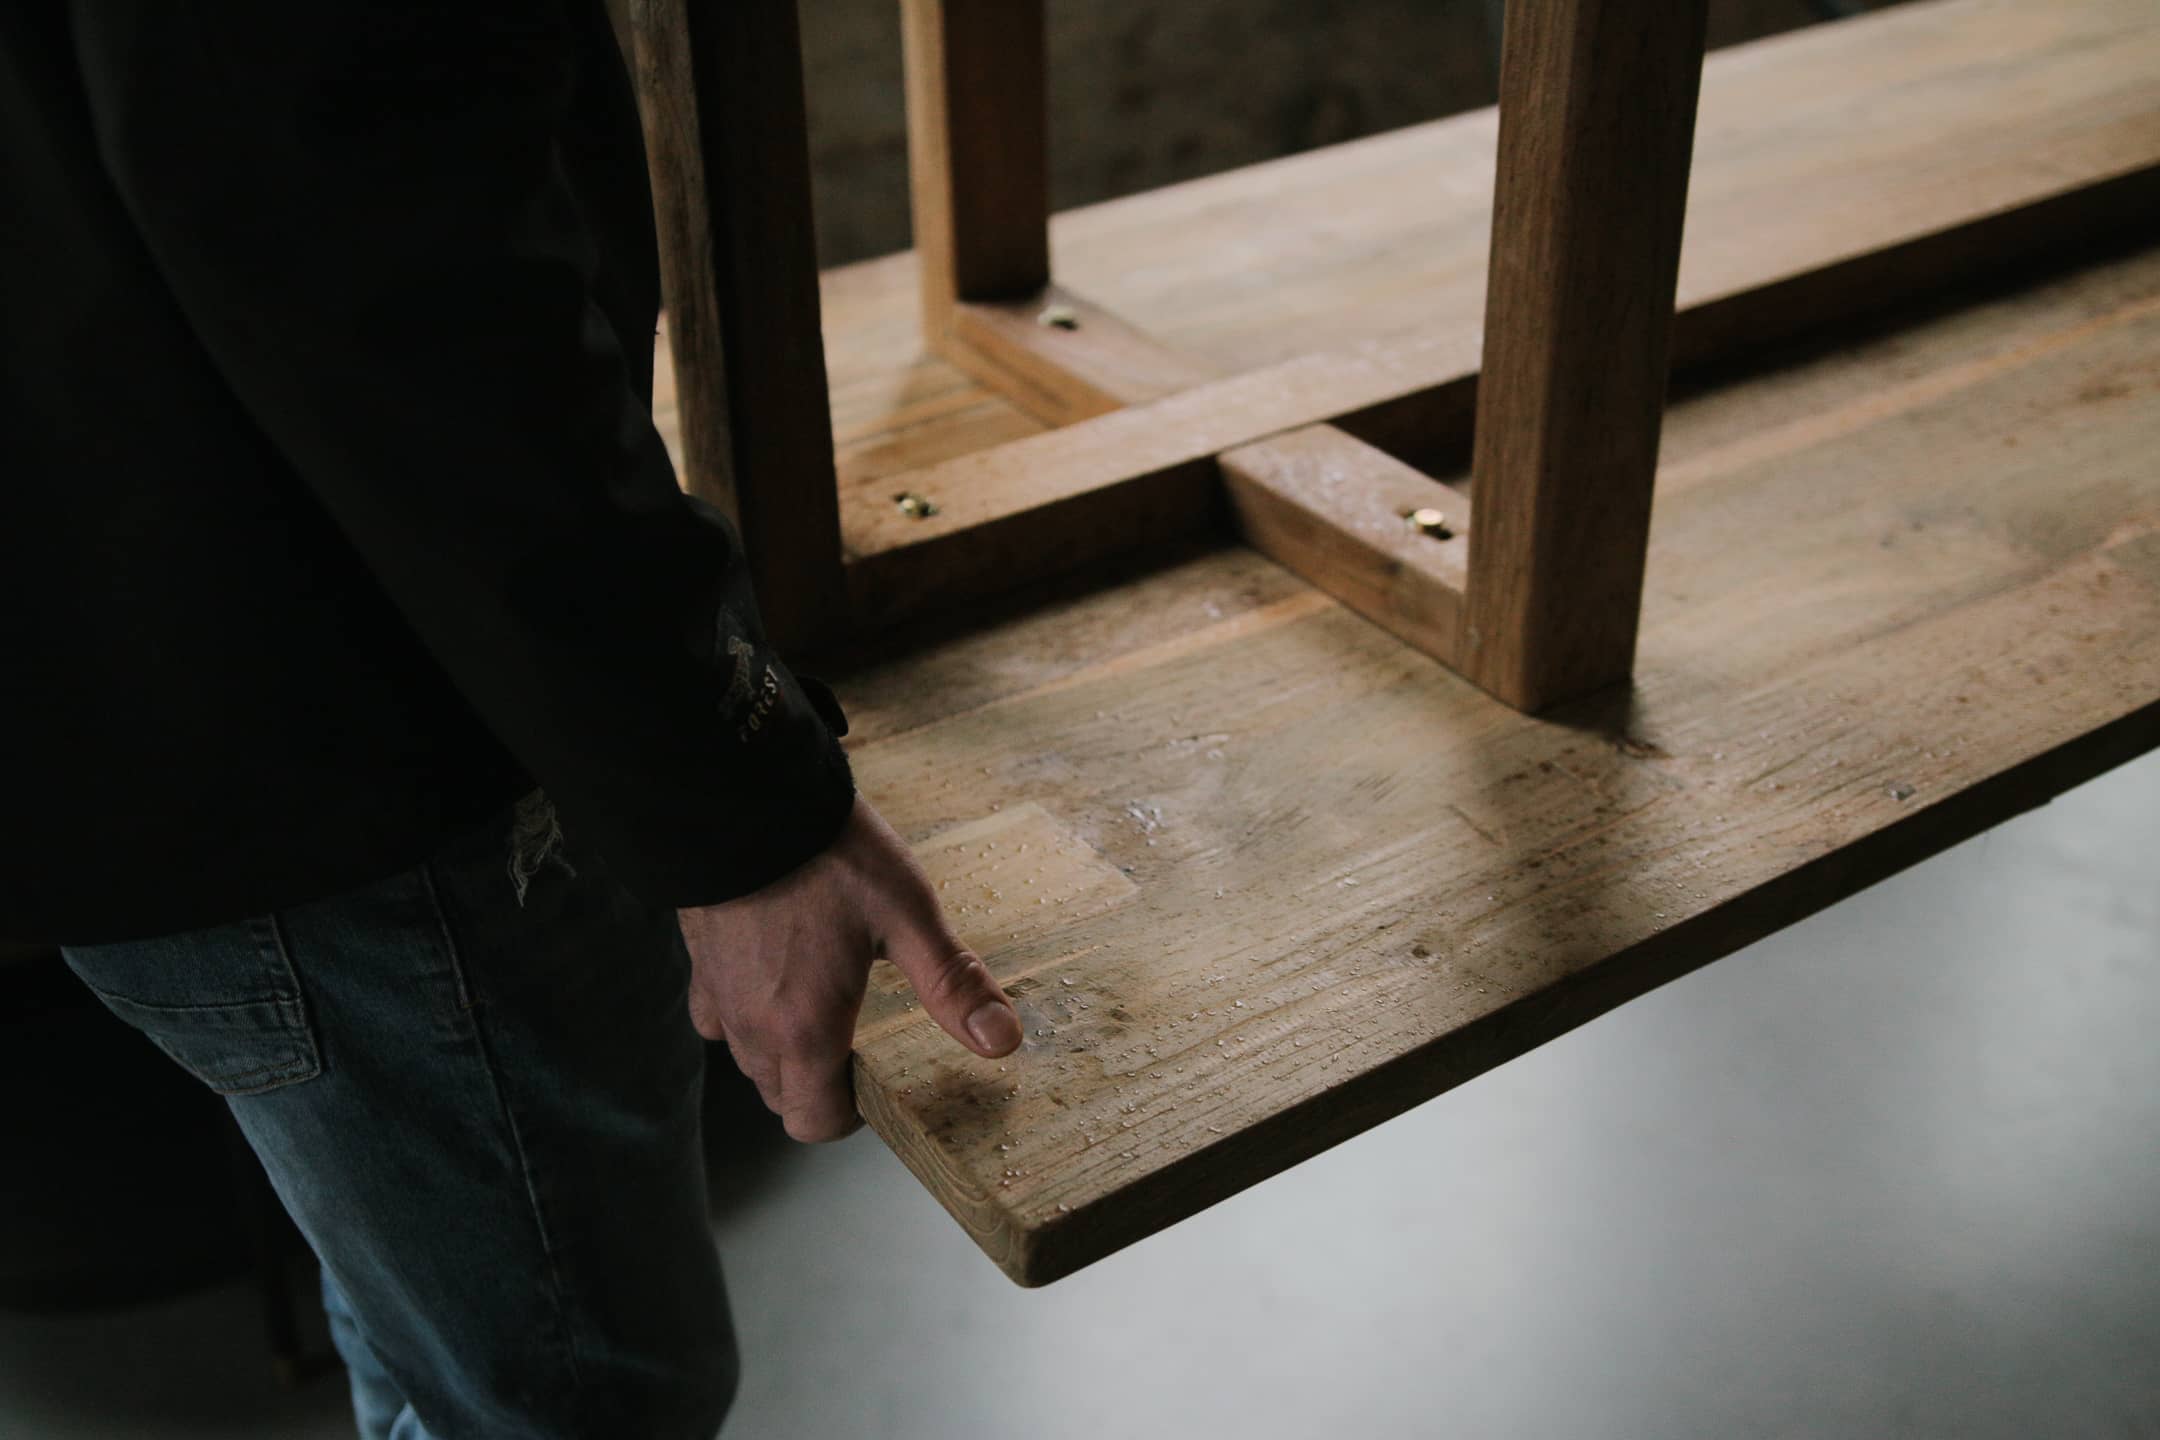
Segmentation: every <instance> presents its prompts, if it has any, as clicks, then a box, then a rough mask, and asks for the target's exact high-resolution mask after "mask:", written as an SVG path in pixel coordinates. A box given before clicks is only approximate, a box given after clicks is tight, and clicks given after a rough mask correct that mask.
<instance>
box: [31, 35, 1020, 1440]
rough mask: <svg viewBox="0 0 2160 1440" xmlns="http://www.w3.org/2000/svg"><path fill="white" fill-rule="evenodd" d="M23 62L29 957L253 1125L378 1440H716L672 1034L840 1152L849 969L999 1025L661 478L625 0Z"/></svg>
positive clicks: (942, 1017) (925, 896) (90, 43)
mask: <svg viewBox="0 0 2160 1440" xmlns="http://www.w3.org/2000/svg"><path fill="white" fill-rule="evenodd" d="M0 72H4V73H0V287H4V289H0V299H4V309H0V346H4V356H0V359H4V362H5V364H4V378H0V407H4V408H0V465H4V470H0V614H4V616H5V618H4V620H0V626H4V630H0V644H4V648H0V658H4V662H5V665H6V667H7V669H6V674H7V676H8V682H9V696H8V699H7V700H6V702H5V712H4V713H5V714H6V715H7V717H8V731H9V733H8V734H7V736H6V743H5V745H4V747H0V792H4V794H5V797H6V801H5V803H6V810H5V815H6V824H5V840H4V842H0V844H4V846H5V852H4V855H0V861H4V863H0V935H7V936H11V937H18V938H21V939H26V940H42V941H48V942H54V943H59V944H61V945H62V946H63V947H64V949H65V953H66V956H67V959H68V961H69V963H70V964H71V965H72V966H73V967H74V968H75V970H76V971H77V972H78V973H79V974H80V975H81V976H82V977H83V979H84V980H85V981H87V982H88V983H89V984H90V985H91V986H92V987H93V988H94V989H95V990H96V991H97V992H98V993H99V995H100V996H101V997H102V998H103V999H104V1001H105V1003H106V1004H107V1005H108V1006H109V1007H110V1008H111V1009H112V1010H113V1011H114V1012H115V1013H117V1014H119V1015H120V1016H121V1017H122V1018H124V1019H126V1020H128V1021H129V1022H131V1023H133V1024H135V1025H137V1026H138V1027H140V1028H141V1029H142V1030H143V1031H144V1032H145V1033H147V1034H148V1035H149V1036H150V1037H151V1038H152V1039H153V1040H154V1041H156V1042H157V1044H158V1045H159V1046H160V1047H162V1048H163V1049H164V1050H165V1051H166V1052H167V1053H169V1054H170V1055H172V1056H173V1058H174V1059H176V1060H177V1061H178V1062H179V1063H180V1064H181V1065H182V1066H184V1067H186V1068H187V1069H188V1070H189V1071H190V1072H192V1073H193V1074H195V1075H196V1076H197V1077H198V1078H200V1079H202V1080H203V1081H205V1082H206V1083H208V1084H210V1085H212V1086H214V1087H216V1088H217V1089H219V1090H220V1091H222V1092H224V1093H225V1094H227V1095H228V1096H230V1097H231V1104H232V1108H233V1112H234V1114H235V1115H236V1116H237V1117H238V1118H239V1121H240V1123H241V1125H242V1127H243V1129H244V1130H245V1131H246V1133H247V1135H248V1137H249V1139H250V1140H251V1142H252V1143H253V1144H254V1146H255V1147H256V1150H257V1152H258V1153H259V1154H260V1155H261V1156H262V1159H263V1162H264V1164H265V1166H266V1167H267V1168H268V1170H269V1172H270V1175H271V1178H272V1180H273V1182H274V1183H275V1184H276V1186H277V1188H278V1191H279V1193H280V1194H281V1195H282V1196H283V1197H284V1199H285V1201H286V1204H287V1205H288V1206H289V1207H290V1208H291V1210H292V1212H293V1214H294V1216H295V1218H296V1219H297V1220H298V1222H299V1224H300V1226H301V1228H302V1230H303V1231H304V1232H305V1233H306V1234H307V1236H308V1238H309V1240H310V1242H311V1243H312V1244H313V1245H314V1247H315V1248H316V1250H317V1252H318V1253H319V1254H320V1256H321V1257H322V1260H323V1272H324V1292H325V1301H326V1304H327V1307H328V1310H329V1313H330V1316H331V1319H332V1323H333V1330H334V1333H335V1336H336V1340H337V1344H338V1347H339V1349H340V1350H341V1351H342V1352H343V1354H344V1356H345V1358H346V1360H347V1362H348V1366H349V1369H350V1372H351V1376H352V1388H353V1396H354V1402H355V1405H356V1408H357V1411H358V1415H359V1420H360V1426H361V1429H362V1432H363V1433H364V1434H366V1435H369V1436H397V1437H401V1440H413V1437H421V1436H437V1437H448V1436H490V1437H503V1436H605V1437H667V1436H692V1435H707V1434H710V1433H711V1432H712V1430H713V1429H715V1428H716V1427H717V1425H718V1424H719V1421H720V1419H721V1417H722V1415H723V1414H724V1412H725V1409H726V1406H727V1403H728V1399H729V1397H730V1395H731V1393H732V1389H733V1385H734V1377H735V1360H734V1349H733V1340H732V1336H731V1333H730V1330H729V1326H728V1318H727V1311H726V1301H725V1297H724V1294H723V1292H722V1289H721V1282H720V1274H719V1270H718V1266H717V1262H716V1260H715V1259H714V1257H713V1252H712V1246H711V1241H710V1234H709V1230H708V1228H707V1223H706V1216H705V1212H704V1191H703V1179H702V1174H703V1171H702V1168H701V1163H700V1155H699V1150H698V1129H697V1123H698V1096H699V1093H700V1077H701V1067H702V1064H703V1047H702V1045H701V1044H700V1042H699V1040H698V1038H697V1037H698V1036H699V1035H700V1034H702V1035H703V1036H705V1037H707V1038H709V1039H724V1040H725V1041H726V1042H727V1044H728V1046H729V1048H730V1050H731V1051H732V1053H733V1055H734V1057H735V1059H736V1061H737V1063H738V1064H740V1065H741V1066H742V1068H743V1069H744V1071H745V1072H746V1073H747V1074H748V1075H749V1076H750V1077H751V1078H752V1079H753V1080H754V1081H755V1082H756V1083H757V1086H758V1088H759V1090H760V1092H761V1093H762V1094H763V1096H764V1097H765V1100H766V1102H767V1103H768V1104H769V1105H770V1106H772V1108H773V1109H775V1110H776V1111H778V1112H779V1113H780V1114H781V1115H782V1116H783V1117H784V1118H785V1121H786V1123H787V1127H788V1130H789V1132H790V1133H791V1134H793V1135H795V1136H796V1137H797V1138H800V1139H805V1140H817V1139H827V1138H831V1137H834V1136H837V1135H840V1134H842V1133H845V1132H846V1131H847V1130H848V1129H850V1128H851V1127H852V1126H853V1124H854V1123H855V1119H854V1113H853V1106H852V1103H851V1100H850V1096H849V1090H848V1054H849V1041H850V1036H851V1031H852V1026H853V1020H854V1016H855V1012H856V1009H857V1006H858V1005H859V1003H860V1000H861V997H862V993H863V988H864V979H865V971H866V968H867V966H868V965H869V963H870V961H871V959H872V957H873V956H875V955H878V954H883V955H885V956H887V957H888V958H890V959H891V960H893V961H894V962H895V964H897V965H898V966H899V968H900V969H901V970H902V971H903V972H904V973H905V974H906V975H907V976H908V977H909V978H910V979H911V980H912V981H913V983H914V984H915V986H916V987H917V989H918V990H919V991H920V992H921V994H922V998H923V1001H924V1005H925V1008H926V1009H927V1010H928V1011H929V1012H930V1013H931V1014H933V1015H934V1016H936V1017H937V1019H938V1021H939V1022H940V1023H941V1024H942V1025H944V1027H945V1028H946V1029H948V1030H949V1031H951V1032H952V1034H953V1035H954V1036H955V1037H956V1038H957V1039H959V1040H960V1041H962V1042H963V1043H965V1044H966V1045H968V1046H969V1047H970V1048H971V1049H973V1050H974V1051H976V1053H978V1054H981V1055H985V1056H996V1055H1002V1054H1006V1053H1009V1052H1010V1051H1011V1050H1013V1049H1014V1048H1015V1047H1016V1046H1017V1045H1018V1044H1019V1042H1020V1029H1019V1022H1018V1018H1017V1016H1016V1015H1015V1014H1014V1012H1013V1010H1012V1008H1011V1006H1010V1003H1009V1002H1008V1001H1007V1000H1006V999H1005V997H1004V995H1003V993H1002V992H1001V991H1000V990H999V989H998V987H997V985H996V984H995V982H994V981H992V980H991V978H990V977H989V975H988V973H987V972H986V971H985V970H984V968H983V966H982V965H981V963H980V962H979V961H978V960H976V959H975V957H973V956H972V955H970V954H968V952H967V951H966V950H965V948H964V947H963V946H962V945H961V944H960V942H959V941H958V940H957V939H956V938H955V937H954V935H953V933H952V931H951V929H950V927H949V926H948V925H947V923H946V921H945V920H944V918H943V917H942V916H941V915H940V913H939V910H938V906H937V902H936V900H935V898H934V897H933V895H932V894H931V892H930V890H929V888H928V887H927V886H926V884H925V882H924V881H923V879H922V876H921V873H920V872H919V871H918V870H917V869H916V868H915V867H914V865H913V863H912V861H911V860H910V858H909V856H908V854H907V851H906V849H905V848H904V847H903V846H902V844H901V843H900V842H899V840H898V839H897V838H896V837H895V836H894V835H893V833H892V831H891V830H890V829H889V828H887V827H886V826H885V825H884V823H883V822H882V821H880V820H879V819H878V817H877V815H876V814H875V812H873V811H872V810H871V809H870V807H869V806H868V805H867V804H865V803H864V802H863V801H862V800H861V799H859V798H858V797H857V796H856V795H855V793H854V788H853V784H852V781H851V779H850V777H849V774H848V768H847V763H846V760H845V758H844V756H843V754H842V752H841V750H840V747H839V744H838V742H837V740H836V738H835V735H836V732H841V731H844V722H843V721H842V720H841V718H840V716H839V714H838V711H837V710H836V709H835V708H834V707H833V706H832V704H831V699H830V696H829V695H826V694H824V693H823V692H822V690H821V689H820V688H819V687H817V686H816V685H815V684H814V682H810V681H805V680H799V679H797V678H796V677H794V676H792V675H791V674H790V673H789V672H788V671H787V669H786V668H785V667H784V666H783V665H782V664H781V662H780V661H779V660H778V658H777V657H775V656H774V655H773V654H772V652H771V650H770V648H769V647H768V646H767V645H766V643H765V640H764V638H763V635H762V633H761V631H760V628H759V622H758V618H757V615H756V613H755V608H754V606H753V604H752V602H751V598H750V596H749V593H748V591H747V587H746V581H745V578H744V568H743V564H742V556H741V554H740V550H739V546H738V544H737V542H736V540H735V538H734V537H733V535H732V534H731V533H730V532H729V530H728V529H727V527H726V526H725V524H724V523H722V522H721V521H720V520H719V519H718V518H717V517H716V516H715V515H713V514H712V513H710V512H709V511H705V510H702V509H701V508H700V507H698V506H697V505H695V504H694V503H693V502H690V501H688V500H686V499H684V498H683V497H682V496H681V494H680V493H679V492H678V491H677V490H676V488H675V485H674V481H673V476H672V474H671V472H670V470H669V466H668V462H667V458H666V455H665V453H664V451H663V449H662V447H661V444H660V441H659V439H658V437H657V436H656V435H655V433H654V431H653V427H652V424H651V420H650V415H649V408H650V387H651V340H652V334H653V324H654V320H655V316H656V312H657V306H658V300H657V281H656V278H655V265H654V254H653V252H654V240H653V235H652V230H651V218H650V211H649V201H648V197H647V194H646V191H645V187H644V174H645V170H644V163H643V156H642V152H641V147H640V141H639V135H638V128H637V121H636V115H635V111H634V106H633V101H632V96H631V94H630V91H629V87H628V83H627V79H626V76H625V73H624V70H623V67H622V64H621V61H620V57H619V55H618V54H617V53H616V51H615V49H614V46H613V43H612V40H611V37H610V33H609V30H608V27H607V23H606V19H605V16H604V14H603V13H602V11H601V8H600V0H555V3H547V0H523V3H517V0H460V3H455V4H450V5H427V4H421V3H419V0H307V3H305V4H292V3H285V0H278V3H272V0H219V3H217V4H214V5H182V4H173V3H158V0H12V3H10V4H9V5H8V6H6V7H4V8H0ZM753 719H754V720H755V723H754V724H753V723H751V722H752V721H753ZM693 1021H694V1028H693Z"/></svg>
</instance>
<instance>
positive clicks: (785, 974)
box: [677, 796, 1020, 1140]
mask: <svg viewBox="0 0 2160 1440" xmlns="http://www.w3.org/2000/svg"><path fill="white" fill-rule="evenodd" d="M677 914H678V918H679V919H680V921H681V923H682V932H683V940H684V941H685V942H686V943H687V944H688V945H689V947H690V1021H691V1023H692V1024H694V1025H695V1026H697V1031H698V1034H700V1035H703V1036H704V1037H705V1038H706V1039H708V1040H725V1041H727V1044H728V1049H729V1051H730V1052H732V1053H733V1054H734V1056H735V1063H736V1064H737V1065H738V1066H740V1067H741V1069H742V1072H743V1074H745V1075H747V1076H749V1077H750V1079H751V1080H752V1081H753V1082H754V1083H755V1084H756V1085H757V1088H758V1093H759V1094H760V1095H762V1096H764V1097H765V1104H766V1105H767V1107H769V1108H770V1109H771V1110H772V1112H773V1113H774V1114H776V1115H778V1116H779V1117H780V1118H781V1119H782V1120H783V1121H785V1122H786V1123H787V1132H788V1134H790V1135H792V1136H794V1137H795V1138H796V1139H797V1140H837V1139H839V1138H840V1137H841V1136H843V1135H845V1134H847V1133H848V1132H849V1131H851V1130H853V1129H854V1128H855V1127H856V1126H857V1125H858V1124H860V1123H861V1121H860V1120H859V1119H858V1118H857V1116H856V1114H855V1097H854V1093H853V1090H852V1087H851V1085H850V1083H849V1081H850V1076H849V1059H850V1056H851V1055H852V1053H853V1050H854V1040H855V1016H856V1012H857V1011H859V1010H860V1009H861V1008H862V999H863V989H864V986H865V985H866V983H867V981H868V978H869V973H870V962H871V961H873V960H876V959H878V958H880V957H882V958H884V959H887V960H890V961H892V963H893V964H894V965H895V966H897V967H898V968H899V971H900V973H901V974H903V975H905V976H907V978H908V982H909V983H910V984H912V985H913V986H914V987H915V993H916V994H917V995H919V996H921V997H922V1002H923V1008H924V1009H925V1010H927V1011H929V1012H930V1016H931V1018H932V1019H934V1020H936V1021H937V1022H938V1024H940V1025H942V1026H943V1027H944V1028H945V1030H946V1031H947V1033H949V1034H950V1035H951V1036H952V1037H953V1038H954V1039H956V1040H958V1041H959V1042H960V1043H961V1044H963V1045H965V1046H967V1047H968V1048H969V1049H970V1050H973V1051H974V1052H975V1053H976V1054H978V1055H983V1056H987V1057H989V1058H990V1059H993V1060H994V1059H996V1058H997V1057H998V1056H1000V1055H1010V1054H1011V1053H1012V1052H1013V1051H1015V1050H1017V1049H1019V1048H1020V1017H1019V1015H1018V1014H1017V1013H1016V1012H1015V1011H1014V1010H1013V1008H1012V1002H1011V1001H1010V1000H1008V999H1006V998H1005V992H1004V991H1003V990H1001V989H999V988H998V983H997V981H995V980H993V979H991V978H990V972H989V971H988V970H987V969H985V968H984V966H983V963H982V961H980V960H978V959H976V958H975V955H974V952H972V951H970V950H969V949H968V948H967V946H965V945H963V944H961V943H960V937H958V936H957V935H955V934H953V930H952V926H951V925H950V924H948V923H947V921H946V919H945V914H944V912H943V911H942V910H941V909H939V907H938V902H937V896H936V895H935V894H934V893H933V892H932V891H931V889H930V882H929V880H928V879H926V878H925V877H924V875H923V872H922V867H921V866H919V865H917V864H916V863H915V857H914V856H913V855H910V854H909V853H908V848H907V846H906V845H905V844H903V843H901V840H900V837H899V836H898V835H896V834H894V833H893V829H892V827H891V826H890V825H887V824H886V823H885V821H884V820H883V819H882V818H880V817H879V815H878V813H877V811H875V810H873V809H871V808H870V802H868V801H867V800H864V799H863V798H862V797H860V796H857V797H856V800H855V809H854V812H853V813H852V814H850V815H849V816H848V821H847V826H846V828H844V829H843V830H842V831H841V832H840V838H839V839H837V840H835V841H834V842H833V844H832V846H831V848H830V849H828V850H826V851H825V853H824V854H822V855H820V856H818V857H817V858H816V859H815V860H812V861H811V862H810V863H809V864H807V865H804V866H803V867H802V868H801V869H799V870H797V871H795V872H794V873H793V874H790V875H787V876H785V877H783V878H782V879H780V880H777V881H775V882H773V883H772V884H771V885H768V886H766V887H765V888H764V889H763V890H760V891H758V892H757V893H756V894H755V895H747V896H744V897H743V898H742V899H740V900H731V901H729V902H728V903H727V904H725V905H706V906H702V907H700V908H698V909H695V910H683V911H679V912H677Z"/></svg>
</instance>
